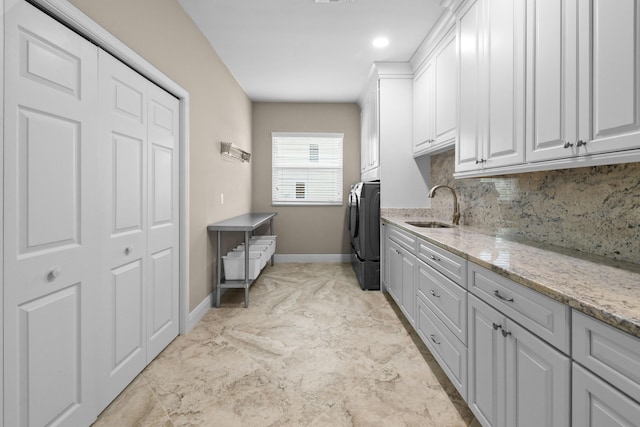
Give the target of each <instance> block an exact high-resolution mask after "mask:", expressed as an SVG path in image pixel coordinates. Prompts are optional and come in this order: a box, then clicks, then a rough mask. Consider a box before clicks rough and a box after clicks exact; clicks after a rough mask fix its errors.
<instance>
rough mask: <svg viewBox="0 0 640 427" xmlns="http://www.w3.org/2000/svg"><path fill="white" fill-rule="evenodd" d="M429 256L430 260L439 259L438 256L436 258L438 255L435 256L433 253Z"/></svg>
mask: <svg viewBox="0 0 640 427" xmlns="http://www.w3.org/2000/svg"><path fill="white" fill-rule="evenodd" d="M429 258H431V259H432V260H434V261H440V258H438V257H437V256H435V255H431V256H430V257H429Z"/></svg>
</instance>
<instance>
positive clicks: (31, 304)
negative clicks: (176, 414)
mask: <svg viewBox="0 0 640 427" xmlns="http://www.w3.org/2000/svg"><path fill="white" fill-rule="evenodd" d="M5 8H6V15H4V16H3V19H4V20H5V27H4V29H5V34H4V36H5V61H6V62H5V68H4V75H3V76H4V79H5V85H4V89H5V93H4V112H5V116H4V125H5V127H4V132H5V134H4V140H3V142H4V144H3V146H4V174H5V175H4V176H5V179H4V191H3V195H4V233H5V234H4V240H3V245H4V251H3V253H4V278H3V297H2V299H3V303H4V308H3V315H4V322H3V325H4V334H3V338H4V349H5V353H4V366H3V372H4V374H3V377H4V378H3V379H4V385H3V386H4V399H5V400H4V414H3V416H4V424H3V422H2V421H0V424H3V425H5V426H27V425H29V426H44V425H56V426H82V425H88V424H91V422H92V421H93V420H94V419H95V415H96V406H95V391H96V377H95V371H96V364H95V360H96V358H97V354H96V351H95V350H96V345H97V343H98V340H99V339H100V338H101V337H99V333H98V331H99V327H98V324H97V319H96V316H95V312H96V307H98V305H99V301H98V298H97V290H98V288H99V287H100V285H101V283H100V274H99V270H100V260H101V253H100V240H99V239H100V231H99V228H100V225H101V224H102V219H101V215H102V209H101V208H99V207H101V203H100V200H99V198H98V196H97V192H96V191H95V190H96V188H98V187H99V186H100V180H99V178H100V177H99V174H98V169H99V167H98V166H99V163H98V162H99V161H100V160H101V159H100V158H99V156H98V138H97V136H98V133H97V127H98V120H97V100H98V93H97V84H98V83H97V76H98V70H97V57H98V53H97V48H96V47H95V46H94V45H93V44H91V43H89V42H88V41H86V40H85V39H83V38H82V37H79V36H78V35H77V34H75V33H74V32H73V31H71V30H69V29H67V28H65V27H64V26H62V25H61V24H60V23H58V22H57V21H55V20H54V19H52V18H50V17H49V16H47V15H45V14H44V13H42V12H40V11H39V10H37V9H36V8H35V7H33V6H31V5H30V4H28V3H27V2H24V1H8V2H5ZM3 12H4V11H3Z"/></svg>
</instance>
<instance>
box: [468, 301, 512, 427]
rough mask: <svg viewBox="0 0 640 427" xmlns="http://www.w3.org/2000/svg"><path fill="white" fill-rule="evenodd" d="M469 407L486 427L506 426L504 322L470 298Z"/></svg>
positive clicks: (487, 308) (492, 310) (498, 315)
mask: <svg viewBox="0 0 640 427" xmlns="http://www.w3.org/2000/svg"><path fill="white" fill-rule="evenodd" d="M468 304H469V316H468V318H469V328H468V329H469V330H468V333H469V337H468V343H469V344H468V345H469V347H468V348H469V353H468V358H467V360H468V363H469V369H468V374H469V381H468V390H467V404H468V405H469V408H470V409H471V411H472V412H473V413H474V415H475V416H476V418H478V420H479V421H480V423H481V424H482V425H483V426H504V425H505V420H504V416H505V415H504V402H505V395H504V393H505V378H504V372H505V346H504V342H505V340H504V338H503V337H502V335H501V334H500V332H501V330H502V329H501V328H502V325H504V324H505V318H504V316H502V315H501V314H500V313H499V312H497V311H496V310H494V309H493V308H491V307H490V306H488V305H487V304H485V303H484V302H482V301H480V300H479V299H478V298H476V297H475V296H473V295H472V294H469V300H468Z"/></svg>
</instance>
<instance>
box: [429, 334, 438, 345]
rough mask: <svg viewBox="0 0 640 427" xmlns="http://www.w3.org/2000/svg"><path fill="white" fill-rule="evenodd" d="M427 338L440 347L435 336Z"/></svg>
mask: <svg viewBox="0 0 640 427" xmlns="http://www.w3.org/2000/svg"><path fill="white" fill-rule="evenodd" d="M429 338H431V341H433V342H434V343H435V344H438V345H440V341H438V340H437V339H436V336H435V335H433V334H431V335H429Z"/></svg>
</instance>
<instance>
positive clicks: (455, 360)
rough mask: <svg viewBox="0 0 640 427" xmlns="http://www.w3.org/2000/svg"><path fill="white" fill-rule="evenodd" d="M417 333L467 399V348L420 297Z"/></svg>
mask: <svg viewBox="0 0 640 427" xmlns="http://www.w3.org/2000/svg"><path fill="white" fill-rule="evenodd" d="M417 300H418V301H417V303H418V306H417V310H418V312H417V314H416V331H417V332H418V335H419V336H420V338H422V341H423V342H424V343H425V345H426V346H427V348H428V349H429V350H430V351H431V354H432V355H433V357H434V358H435V359H436V360H437V361H438V363H439V364H440V367H441V368H442V370H443V371H444V372H445V373H446V374H447V376H448V377H449V379H450V380H451V383H452V384H453V385H454V386H455V388H456V390H458V393H460V396H462V398H463V399H465V400H466V398H467V347H466V346H465V345H464V344H463V343H462V341H460V340H459V339H458V338H457V337H456V336H455V335H454V334H453V333H452V332H451V331H450V330H449V329H448V328H447V327H446V326H445V324H444V323H442V321H440V319H439V318H438V316H436V315H435V314H434V313H433V311H431V309H430V308H429V307H428V306H427V304H426V303H425V302H424V301H423V300H422V298H420V297H418V299H417Z"/></svg>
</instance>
